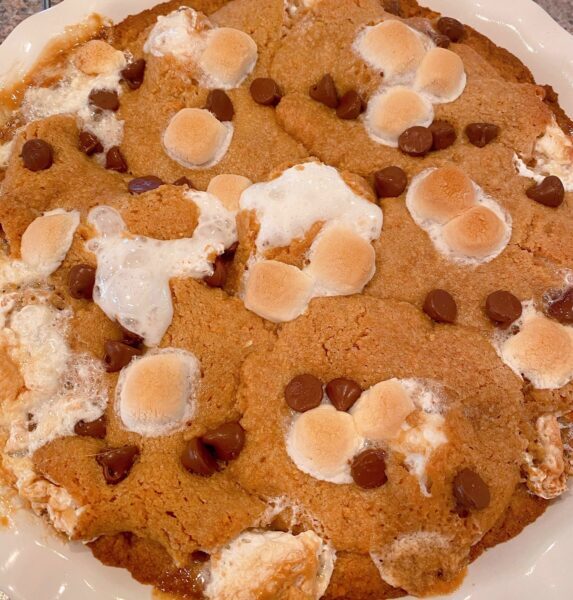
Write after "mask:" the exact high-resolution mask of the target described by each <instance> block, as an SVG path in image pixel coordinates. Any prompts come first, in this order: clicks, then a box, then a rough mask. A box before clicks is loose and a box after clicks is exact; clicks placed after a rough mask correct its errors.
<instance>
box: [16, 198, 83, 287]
mask: <svg viewBox="0 0 573 600" xmlns="http://www.w3.org/2000/svg"><path fill="white" fill-rule="evenodd" d="M79 223H80V214H79V213H78V212H77V211H75V210H73V211H70V212H66V211H65V210H61V209H56V210H52V211H50V212H47V213H45V214H44V215H42V216H41V217H38V218H37V219H35V220H34V221H32V223H30V225H29V226H28V228H27V229H26V231H25V232H24V234H23V235H22V242H21V248H20V252H21V255H22V261H23V262H24V263H25V264H26V265H28V266H29V267H31V268H33V269H34V270H35V271H37V273H38V274H39V275H41V276H42V277H48V275H51V274H52V273H53V272H54V271H55V270H56V269H58V267H59V266H60V265H61V264H62V262H63V260H64V258H65V257H66V254H67V253H68V250H69V249H70V246H71V245H72V240H73V239H74V233H75V231H76V229H77V227H78V225H79Z"/></svg>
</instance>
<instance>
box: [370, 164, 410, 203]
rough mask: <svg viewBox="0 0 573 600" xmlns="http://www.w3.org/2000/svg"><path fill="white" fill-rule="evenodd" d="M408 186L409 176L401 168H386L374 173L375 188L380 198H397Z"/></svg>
mask: <svg viewBox="0 0 573 600" xmlns="http://www.w3.org/2000/svg"><path fill="white" fill-rule="evenodd" d="M407 185H408V176H407V175H406V173H405V172H404V170H403V169H401V168H400V167H386V168H385V169H380V171H376V173H374V188H375V189H376V195H377V196H378V198H397V197H398V196H401V195H402V194H403V193H404V191H405V190H406V186H407Z"/></svg>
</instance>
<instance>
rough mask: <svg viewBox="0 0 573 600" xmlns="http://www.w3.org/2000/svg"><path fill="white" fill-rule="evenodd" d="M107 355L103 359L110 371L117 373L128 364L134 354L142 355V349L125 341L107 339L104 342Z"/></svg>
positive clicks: (107, 369)
mask: <svg viewBox="0 0 573 600" xmlns="http://www.w3.org/2000/svg"><path fill="white" fill-rule="evenodd" d="M104 348H105V355H104V358H103V361H104V363H105V367H106V371H107V372H108V373H117V372H118V371H121V369H123V367H125V366H127V365H128V364H129V363H130V362H131V359H132V358H133V357H134V356H140V355H141V350H139V349H138V348H134V347H133V346H128V345H127V344H124V343H123V342H117V341H115V340H107V341H106V343H105V344H104Z"/></svg>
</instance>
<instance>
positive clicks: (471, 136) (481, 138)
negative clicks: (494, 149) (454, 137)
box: [466, 123, 501, 148]
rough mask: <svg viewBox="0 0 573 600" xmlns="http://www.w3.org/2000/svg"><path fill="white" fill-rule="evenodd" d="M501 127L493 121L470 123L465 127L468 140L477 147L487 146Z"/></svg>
mask: <svg viewBox="0 0 573 600" xmlns="http://www.w3.org/2000/svg"><path fill="white" fill-rule="evenodd" d="M500 131H501V129H500V128H499V127H498V126H497V125H494V124H493V123H470V124H469V125H468V126H467V127H466V135H467V136H468V140H469V141H470V142H471V143H472V144H473V145H474V146H477V147H478V148H483V147H484V146H487V145H488V144H490V143H491V142H493V140H495V139H496V138H497V136H498V135H499V133H500Z"/></svg>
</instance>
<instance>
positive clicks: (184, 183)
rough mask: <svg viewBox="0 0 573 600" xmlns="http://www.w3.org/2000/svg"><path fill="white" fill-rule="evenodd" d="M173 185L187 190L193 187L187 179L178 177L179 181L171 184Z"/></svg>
mask: <svg viewBox="0 0 573 600" xmlns="http://www.w3.org/2000/svg"><path fill="white" fill-rule="evenodd" d="M173 185H179V186H187V187H188V188H193V187H195V186H194V185H193V182H192V181H191V180H190V179H188V178H187V177H179V179H178V180H177V181H174V182H173Z"/></svg>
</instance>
